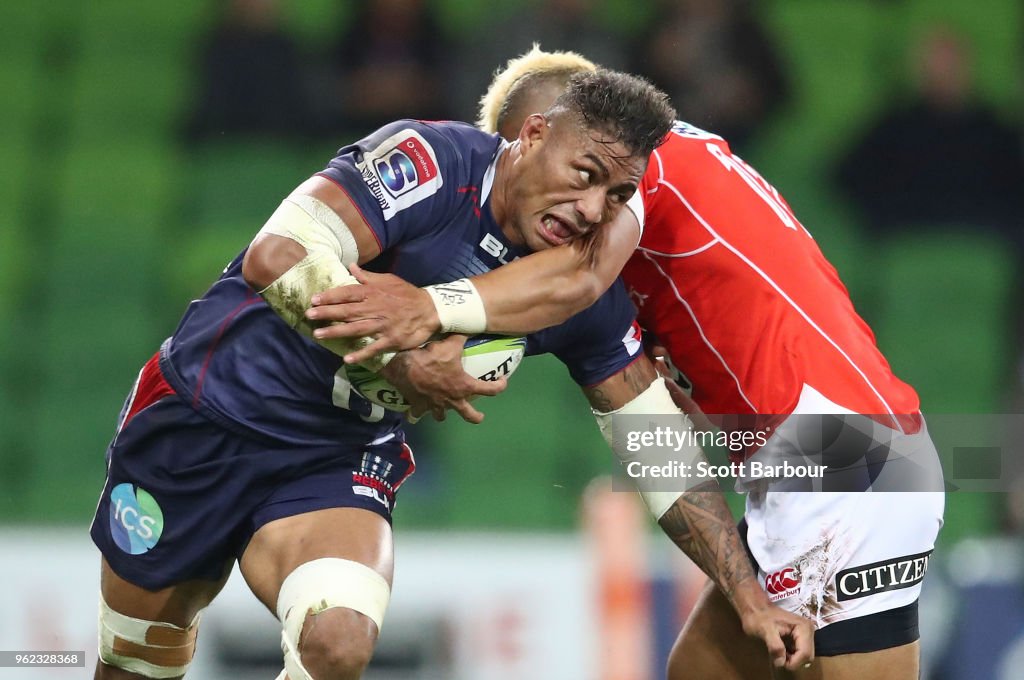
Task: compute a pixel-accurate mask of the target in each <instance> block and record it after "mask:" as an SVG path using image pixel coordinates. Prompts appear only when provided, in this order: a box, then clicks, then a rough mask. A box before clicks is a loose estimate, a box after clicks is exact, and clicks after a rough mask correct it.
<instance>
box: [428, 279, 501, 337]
mask: <svg viewBox="0 0 1024 680" xmlns="http://www.w3.org/2000/svg"><path fill="white" fill-rule="evenodd" d="M423 290H425V291H427V293H428V294H429V295H430V299H431V300H433V301H434V307H436V308H437V318H438V320H440V322H441V332H443V333H463V334H465V335H475V334H477V333H483V332H484V331H486V330H487V310H486V309H485V308H484V299H483V298H482V297H480V293H479V292H478V291H477V289H476V286H474V285H473V282H472V281H470V280H469V279H459V280H458V281H452V282H451V283H439V284H436V285H433V286H425V287H424V288H423Z"/></svg>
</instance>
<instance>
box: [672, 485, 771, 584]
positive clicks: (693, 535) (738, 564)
mask: <svg viewBox="0 0 1024 680" xmlns="http://www.w3.org/2000/svg"><path fill="white" fill-rule="evenodd" d="M658 524H659V525H661V528H662V530H663V531H664V532H665V534H666V535H667V536H668V537H669V538H671V539H672V541H673V542H674V543H675V544H676V545H677V546H679V547H680V549H682V551H683V552H685V553H686V554H687V556H689V558H690V559H692V560H693V561H694V563H695V564H696V565H697V566H698V567H700V568H701V570H702V571H704V573H706V574H707V575H708V576H709V577H711V579H712V580H713V581H714V582H715V584H716V585H718V587H719V589H721V591H722V592H723V593H724V594H725V596H726V598H727V599H728V600H729V602H734V595H735V592H736V586H737V585H739V584H740V583H742V582H743V581H746V580H747V579H748V578H753V577H754V570H753V568H752V567H751V565H750V558H749V557H748V556H747V553H746V551H745V550H744V549H743V545H742V543H741V542H740V539H739V535H738V534H737V533H736V531H735V527H734V520H733V517H732V513H731V512H729V507H728V506H727V505H726V504H725V498H724V497H723V496H722V493H721V490H720V488H719V486H718V483H717V482H714V481H708V482H705V483H703V484H701V485H699V486H697V487H695V488H693V489H691V490H689V491H687V492H686V493H684V494H683V495H682V496H680V497H679V499H678V500H677V501H676V502H675V504H674V505H673V506H672V507H671V508H669V510H668V512H666V513H665V514H664V515H662V517H661V519H660V520H658Z"/></svg>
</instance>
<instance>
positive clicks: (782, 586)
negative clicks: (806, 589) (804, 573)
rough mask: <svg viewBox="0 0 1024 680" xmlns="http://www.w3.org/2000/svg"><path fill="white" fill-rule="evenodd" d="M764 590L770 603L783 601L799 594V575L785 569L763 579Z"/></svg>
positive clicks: (791, 569) (788, 568)
mask: <svg viewBox="0 0 1024 680" xmlns="http://www.w3.org/2000/svg"><path fill="white" fill-rule="evenodd" d="M764 589H765V591H766V592H767V593H768V599H769V600H771V601H772V602H778V601H779V600H784V599H786V598H787V597H790V596H792V595H796V594H797V593H799V592H800V573H799V572H798V571H797V570H796V569H793V568H792V567H786V568H785V569H782V570H781V571H776V572H774V573H772V574H768V575H767V576H765V577H764Z"/></svg>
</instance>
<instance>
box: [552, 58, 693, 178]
mask: <svg viewBox="0 0 1024 680" xmlns="http://www.w3.org/2000/svg"><path fill="white" fill-rule="evenodd" d="M560 108H561V109H566V110H568V111H570V112H573V113H575V114H576V115H577V116H578V117H579V118H580V120H581V122H582V123H583V124H584V125H585V126H586V127H587V128H589V129H591V130H597V131H600V132H602V133H604V134H607V135H609V136H610V137H611V141H612V142H621V143H622V144H623V145H625V147H626V148H627V149H628V150H629V151H630V153H631V154H633V155H636V156H642V157H643V158H647V156H649V155H650V154H651V152H652V151H654V149H656V148H657V147H658V146H659V145H661V143H662V142H664V141H665V138H666V136H667V135H668V133H669V130H671V129H672V125H673V123H674V122H675V119H676V110H675V108H673V106H672V104H671V103H670V102H669V99H668V95H666V94H665V93H664V92H662V91H661V90H659V89H658V88H656V87H654V85H652V84H651V83H650V82H648V81H647V80H645V79H643V78H640V77H638V76H632V75H629V74H627V73H620V72H618V71H612V70H609V69H598V70H596V71H589V72H581V73H577V74H574V75H573V76H572V77H570V78H569V84H568V86H567V88H566V90H565V92H563V93H562V94H561V95H560V96H559V97H558V99H556V100H555V103H554V104H552V105H551V108H550V109H549V112H554V111H556V110H557V109H560Z"/></svg>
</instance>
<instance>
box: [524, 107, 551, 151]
mask: <svg viewBox="0 0 1024 680" xmlns="http://www.w3.org/2000/svg"><path fill="white" fill-rule="evenodd" d="M548 131H549V128H548V119H547V118H546V117H545V116H544V114H541V113H532V114H530V115H529V116H527V118H526V120H525V121H524V122H523V127H522V129H521V130H519V147H520V149H521V150H522V152H523V153H526V152H528V151H529V149H530V148H532V147H533V146H534V145H535V144H536V143H537V142H539V141H543V139H544V138H545V137H546V136H547V134H548Z"/></svg>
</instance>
